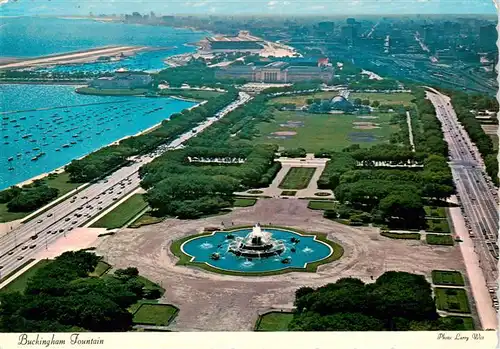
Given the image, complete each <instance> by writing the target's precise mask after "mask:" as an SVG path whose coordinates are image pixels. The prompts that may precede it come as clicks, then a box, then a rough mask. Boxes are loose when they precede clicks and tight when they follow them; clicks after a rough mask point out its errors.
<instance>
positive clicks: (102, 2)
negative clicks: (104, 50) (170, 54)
mask: <svg viewBox="0 0 500 349" xmlns="http://www.w3.org/2000/svg"><path fill="white" fill-rule="evenodd" d="M494 1H500V0H246V1H242V0H0V3H2V5H1V7H0V16H16V15H47V14H52V15H88V14H89V12H93V13H94V14H101V13H102V14H125V13H131V12H134V11H137V12H140V13H149V12H150V11H154V12H155V13H156V14H158V15H169V14H198V15H200V14H201V15H208V14H214V15H235V14H240V15H250V14H252V15H253V14H266V15H315V14H316V15H339V16H341V15H350V14H358V15H362V14H366V15H395V14H490V15H491V14H496V8H495V6H494V4H493V2H494Z"/></svg>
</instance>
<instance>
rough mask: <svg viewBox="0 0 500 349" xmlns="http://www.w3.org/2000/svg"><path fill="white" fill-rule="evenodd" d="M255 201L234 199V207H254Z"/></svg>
mask: <svg viewBox="0 0 500 349" xmlns="http://www.w3.org/2000/svg"><path fill="white" fill-rule="evenodd" d="M256 202H257V199H247V198H236V199H234V204H233V206H234V207H249V206H253V205H255V203H256Z"/></svg>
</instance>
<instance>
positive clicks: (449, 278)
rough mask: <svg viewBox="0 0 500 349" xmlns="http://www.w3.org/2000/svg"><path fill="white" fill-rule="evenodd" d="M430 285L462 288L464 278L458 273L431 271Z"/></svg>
mask: <svg viewBox="0 0 500 349" xmlns="http://www.w3.org/2000/svg"><path fill="white" fill-rule="evenodd" d="M432 283H433V284H435V285H449V286H464V285H465V283H464V277H463V276H462V273H460V272H459V271H452V270H433V271H432Z"/></svg>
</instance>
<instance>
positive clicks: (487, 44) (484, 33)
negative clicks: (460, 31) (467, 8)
mask: <svg viewBox="0 0 500 349" xmlns="http://www.w3.org/2000/svg"><path fill="white" fill-rule="evenodd" d="M497 37H498V34H497V28H496V26H495V25H494V24H488V25H484V26H481V27H480V28H479V47H480V48H481V49H495V47H496V42H497Z"/></svg>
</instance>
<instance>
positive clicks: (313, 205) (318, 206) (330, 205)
mask: <svg viewBox="0 0 500 349" xmlns="http://www.w3.org/2000/svg"><path fill="white" fill-rule="evenodd" d="M335 207H336V205H335V202H333V201H319V200H315V201H313V200H311V201H309V203H308V204H307V208H310V209H311V210H334V209H335Z"/></svg>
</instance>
